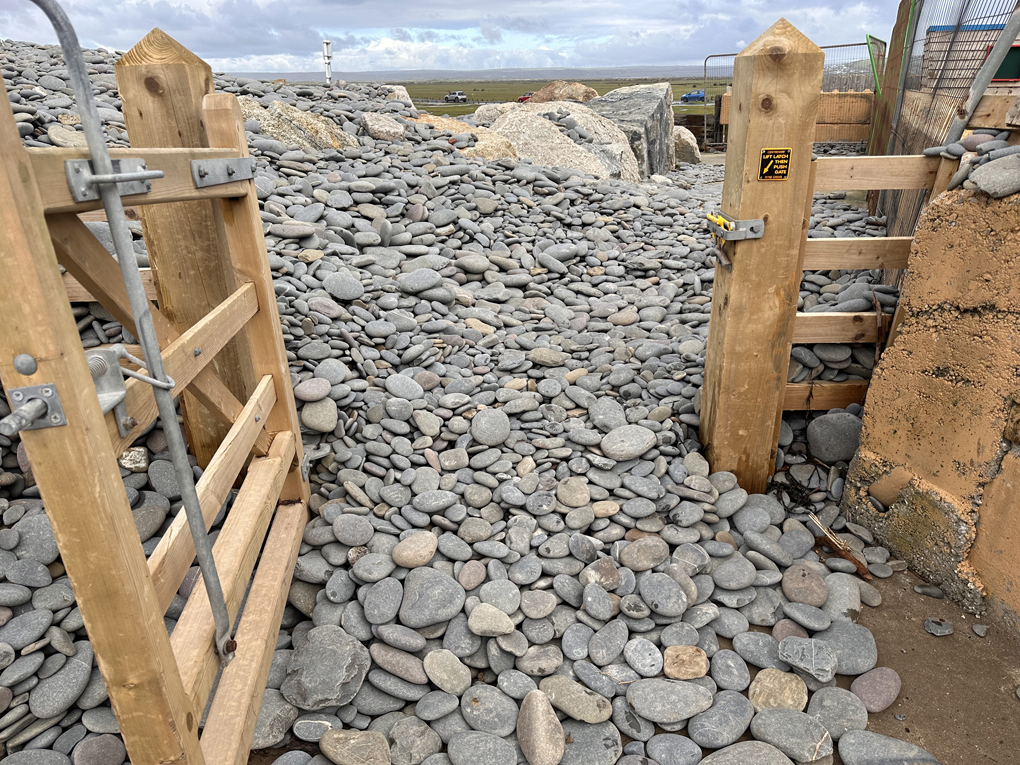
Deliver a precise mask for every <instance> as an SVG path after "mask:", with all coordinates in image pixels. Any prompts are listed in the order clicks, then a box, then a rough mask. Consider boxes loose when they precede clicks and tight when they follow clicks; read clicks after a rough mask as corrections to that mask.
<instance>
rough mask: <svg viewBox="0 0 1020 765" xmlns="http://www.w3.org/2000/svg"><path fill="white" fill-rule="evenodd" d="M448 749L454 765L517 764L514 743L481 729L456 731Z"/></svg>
mask: <svg viewBox="0 0 1020 765" xmlns="http://www.w3.org/2000/svg"><path fill="white" fill-rule="evenodd" d="M446 751H447V754H448V755H449V757H450V762H451V763H453V765H517V750H516V749H515V748H514V746H513V745H512V744H510V743H507V742H506V741H504V740H503V739H502V738H500V737H499V736H493V735H491V734H489V733H482V732H480V731H463V732H461V733H455V734H454V735H453V737H452V738H451V739H450V741H449V744H448V745H447V750H446Z"/></svg>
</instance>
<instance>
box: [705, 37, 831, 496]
mask: <svg viewBox="0 0 1020 765" xmlns="http://www.w3.org/2000/svg"><path fill="white" fill-rule="evenodd" d="M824 58H825V56H824V53H823V52H822V50H821V49H820V48H819V47H818V46H816V45H815V44H814V43H812V42H811V41H810V40H809V39H807V38H806V37H805V36H804V35H803V34H801V33H800V32H799V31H798V30H797V29H796V28H794V26H793V25H792V24H790V23H789V22H788V21H786V20H785V19H781V20H780V21H778V22H776V24H774V25H773V26H772V27H770V28H769V29H768V30H767V31H766V32H764V33H763V34H762V35H761V36H760V37H759V38H758V39H757V40H755V41H754V42H753V43H751V45H749V46H748V47H747V48H746V49H745V50H744V51H742V52H741V53H740V54H739V55H738V56H737V57H736V59H735V63H734V80H733V104H732V110H731V117H732V119H731V124H730V141H729V148H728V151H727V154H726V180H725V183H724V185H723V195H722V210H723V211H724V212H726V213H727V214H729V215H731V216H733V217H734V218H736V219H753V218H764V219H765V235H764V237H762V238H761V239H752V240H745V241H739V242H733V243H730V246H731V247H732V249H731V257H730V260H731V261H732V262H733V270H732V271H726V270H724V269H721V268H717V269H716V276H715V285H714V289H713V297H712V319H711V322H712V332H711V333H710V334H709V339H708V350H707V355H706V363H705V385H704V388H703V394H702V395H703V398H702V408H701V427H700V436H701V442H702V443H703V444H707V451H708V459H709V461H710V462H711V463H712V466H713V469H715V470H728V471H731V472H733V473H735V474H736V475H737V477H738V479H739V480H740V485H741V486H743V487H745V488H746V489H747V490H748V491H752V492H759V491H763V490H764V488H765V485H766V482H767V480H768V476H769V474H770V472H771V470H772V468H773V466H774V464H775V460H774V459H772V460H771V464H770V454H771V453H772V452H773V449H774V448H775V442H774V429H775V420H776V416H777V413H778V412H779V410H780V407H781V406H782V390H783V385H784V384H785V381H786V368H787V365H788V364H789V347H790V342H791V338H792V336H793V330H794V316H795V314H796V310H797V299H798V295H799V287H800V280H801V259H802V257H803V246H804V242H805V237H806V236H807V227H808V222H809V216H808V215H806V214H805V213H807V212H808V210H809V208H808V205H809V202H810V199H811V191H812V184H811V173H812V165H813V164H814V163H812V161H811V151H812V138H813V135H814V126H815V116H816V113H817V110H818V100H819V97H820V87H821V82H822V65H823V61H824ZM771 147H784V148H790V149H791V150H792V154H791V161H790V172H789V177H788V178H787V180H785V181H778V182H769V181H759V180H758V165H759V161H760V156H761V150H762V149H764V148H771Z"/></svg>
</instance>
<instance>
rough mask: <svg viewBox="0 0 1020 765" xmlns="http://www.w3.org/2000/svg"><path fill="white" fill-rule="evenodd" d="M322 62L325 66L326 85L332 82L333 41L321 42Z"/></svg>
mask: <svg viewBox="0 0 1020 765" xmlns="http://www.w3.org/2000/svg"><path fill="white" fill-rule="evenodd" d="M322 61H323V63H324V64H325V65H326V84H327V85H329V84H330V83H331V82H332V81H333V41H332V40H323V41H322Z"/></svg>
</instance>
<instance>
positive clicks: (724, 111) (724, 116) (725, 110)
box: [719, 91, 733, 125]
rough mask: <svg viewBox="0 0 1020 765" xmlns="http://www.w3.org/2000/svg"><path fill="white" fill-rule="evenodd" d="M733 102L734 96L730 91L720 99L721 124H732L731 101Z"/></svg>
mask: <svg viewBox="0 0 1020 765" xmlns="http://www.w3.org/2000/svg"><path fill="white" fill-rule="evenodd" d="M732 100H733V94H732V93H731V92H729V91H727V92H725V93H723V94H722V96H720V98H719V107H720V108H719V124H720V125H729V124H730V101H732Z"/></svg>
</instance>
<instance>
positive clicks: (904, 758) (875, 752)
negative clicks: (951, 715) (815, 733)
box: [839, 730, 939, 765]
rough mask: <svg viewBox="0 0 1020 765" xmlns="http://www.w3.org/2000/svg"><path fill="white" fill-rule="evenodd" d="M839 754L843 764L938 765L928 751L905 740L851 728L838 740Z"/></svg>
mask: <svg viewBox="0 0 1020 765" xmlns="http://www.w3.org/2000/svg"><path fill="white" fill-rule="evenodd" d="M839 756H840V757H841V758H842V759H843V762H844V763H845V765H885V763H899V762H909V763H910V765H939V761H938V760H937V759H935V758H934V757H932V756H931V755H930V754H929V753H928V752H926V751H924V750H923V749H921V748H920V747H918V746H914V745H913V744H909V743H907V742H906V741H900V740H899V739H895V738H892V737H890V736H883V735H881V734H879V733H872V732H871V731H867V730H851V731H848V732H847V733H846V734H844V735H843V737H842V738H840V740H839Z"/></svg>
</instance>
